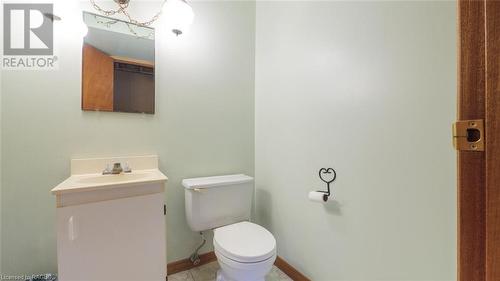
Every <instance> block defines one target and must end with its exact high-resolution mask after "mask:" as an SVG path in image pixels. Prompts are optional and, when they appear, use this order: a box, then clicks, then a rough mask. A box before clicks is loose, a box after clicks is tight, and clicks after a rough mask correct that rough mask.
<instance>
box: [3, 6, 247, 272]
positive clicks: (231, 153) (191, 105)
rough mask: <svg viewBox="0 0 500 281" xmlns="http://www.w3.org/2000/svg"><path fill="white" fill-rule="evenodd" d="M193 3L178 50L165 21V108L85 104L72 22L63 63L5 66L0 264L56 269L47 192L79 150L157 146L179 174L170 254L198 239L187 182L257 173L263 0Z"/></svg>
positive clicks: (159, 102) (173, 182)
mask: <svg viewBox="0 0 500 281" xmlns="http://www.w3.org/2000/svg"><path fill="white" fill-rule="evenodd" d="M61 1H64V2H66V0H61ZM85 3H87V4H88V1H86V2H85ZM159 3H160V2H159V1H156V2H150V3H147V2H144V1H141V2H140V7H138V5H139V4H138V2H137V1H135V4H134V1H133V2H132V4H131V5H132V12H134V13H137V14H138V15H139V16H141V17H142V18H144V19H146V18H148V16H150V15H151V14H152V12H151V11H156V9H158V8H159V6H160V5H159ZM87 9H88V6H87ZM193 9H194V12H195V14H196V18H195V22H194V24H193V25H192V29H191V33H190V34H189V37H183V38H182V39H181V40H182V41H181V42H178V43H179V44H178V46H177V48H174V46H173V42H172V41H170V39H168V40H167V38H166V34H169V33H168V32H169V31H168V30H162V29H157V41H156V55H157V57H156V65H157V68H156V114H155V115H140V114H127V113H97V112H83V111H81V109H80V94H81V91H80V87H81V86H80V80H81V78H80V76H81V41H82V40H81V38H79V37H78V35H77V34H74V33H71V32H68V31H66V32H64V31H62V29H64V28H63V27H56V34H55V36H56V39H55V40H56V41H55V45H56V48H57V50H58V52H59V53H58V56H59V59H60V60H59V63H60V65H59V69H58V70H56V71H45V72H43V71H3V72H2V86H1V91H2V104H1V111H2V120H1V121H2V125H3V126H2V140H1V141H2V148H3V153H2V161H3V163H4V165H3V175H4V177H3V178H2V183H3V186H2V212H1V213H2V214H1V215H2V219H3V221H2V224H3V225H2V242H3V243H2V244H3V246H4V247H3V249H2V257H3V267H2V269H3V270H4V271H3V272H2V273H4V274H32V273H43V272H55V271H56V244H55V240H56V237H55V225H54V223H55V200H54V197H53V196H52V195H50V193H49V192H50V189H52V188H53V187H54V186H55V185H56V184H58V183H59V182H61V181H62V180H64V179H65V178H66V177H68V176H69V161H70V159H71V158H75V157H95V156H113V155H141V154H158V155H159V157H160V169H161V170H162V171H164V172H165V174H166V175H167V176H168V177H169V182H168V184H167V195H166V196H167V198H166V202H167V212H168V214H167V235H168V240H167V241H168V245H167V248H168V260H169V261H174V260H179V259H183V258H186V257H188V256H189V254H190V253H191V251H192V250H193V249H194V248H195V246H196V245H197V243H198V242H199V237H198V235H197V234H196V233H193V232H192V231H191V230H190V229H189V227H188V226H187V224H186V220H185V212H184V190H183V188H182V186H181V184H180V182H181V180H182V179H183V178H186V177H194V176H207V175H216V174H227V173H247V174H250V175H252V174H253V167H254V164H253V161H254V151H253V148H254V143H253V142H254V125H253V124H254V108H253V103H254V48H255V43H254V29H255V3H252V2H196V3H193ZM75 12H77V11H76V10H75V11H70V12H65V13H63V14H62V17H63V18H64V16H68V13H73V15H79V14H78V13H75ZM132 169H133V167H132ZM208 244H209V245H210V244H211V243H208ZM207 250H208V248H205V249H204V251H207Z"/></svg>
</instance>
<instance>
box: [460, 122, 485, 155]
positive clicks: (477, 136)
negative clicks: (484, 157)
mask: <svg viewBox="0 0 500 281" xmlns="http://www.w3.org/2000/svg"><path fill="white" fill-rule="evenodd" d="M453 146H454V147H455V149H456V150H465V151H484V120H481V119H477V120H463V121H457V122H455V123H454V124H453Z"/></svg>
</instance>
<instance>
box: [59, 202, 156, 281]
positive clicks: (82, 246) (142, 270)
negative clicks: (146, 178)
mask: <svg viewBox="0 0 500 281" xmlns="http://www.w3.org/2000/svg"><path fill="white" fill-rule="evenodd" d="M163 204H164V193H155V194H151V195H144V196H137V197H131V198H124V199H117V200H109V201H102V202H96V203H90V204H83V205H76V206H69V207H63V208H58V209H57V254H58V271H59V278H60V280H61V281H73V280H82V281H83V280H85V281H98V280H99V281H104V280H106V281H111V280H120V281H122V280H134V281H137V280H144V281H145V280H158V281H160V280H162V281H164V280H165V277H166V245H165V216H164V214H163Z"/></svg>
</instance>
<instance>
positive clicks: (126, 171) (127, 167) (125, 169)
mask: <svg viewBox="0 0 500 281" xmlns="http://www.w3.org/2000/svg"><path fill="white" fill-rule="evenodd" d="M123 172H124V173H132V169H130V166H129V165H128V162H125V164H123Z"/></svg>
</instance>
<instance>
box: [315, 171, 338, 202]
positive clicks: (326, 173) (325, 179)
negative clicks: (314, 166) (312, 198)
mask: <svg viewBox="0 0 500 281" xmlns="http://www.w3.org/2000/svg"><path fill="white" fill-rule="evenodd" d="M332 173H333V174H332ZM318 174H319V178H320V179H321V180H322V181H323V182H324V183H326V188H327V191H322V190H318V191H317V192H321V193H324V195H323V201H325V202H326V201H328V197H330V195H331V193H330V184H331V183H332V182H334V181H335V179H337V172H335V170H334V169H333V168H321V169H319V172H318ZM327 176H329V177H327Z"/></svg>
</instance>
